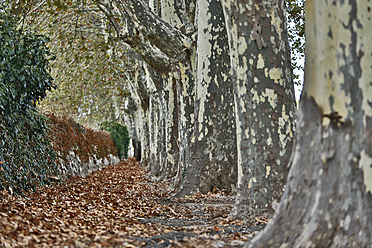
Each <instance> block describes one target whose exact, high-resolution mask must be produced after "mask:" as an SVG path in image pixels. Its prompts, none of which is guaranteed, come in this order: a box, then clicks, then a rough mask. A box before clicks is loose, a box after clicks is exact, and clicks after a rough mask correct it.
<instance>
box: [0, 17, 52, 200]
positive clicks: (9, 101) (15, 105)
mask: <svg viewBox="0 0 372 248" xmlns="http://www.w3.org/2000/svg"><path fill="white" fill-rule="evenodd" d="M47 42H48V39H46V38H45V37H43V36H39V35H36V34H34V33H32V32H30V31H27V30H21V29H17V28H16V23H14V21H13V18H12V16H10V15H7V14H6V13H0V190H3V189H6V190H9V191H14V192H15V193H20V192H22V191H25V190H29V189H34V188H36V187H38V186H40V185H44V184H47V183H50V182H51V181H53V176H55V175H56V173H57V168H56V165H55V163H54V160H55V153H54V152H53V150H52V148H51V143H50V139H49V137H48V127H47V122H46V118H45V117H44V116H42V115H41V114H39V113H38V112H37V110H36V103H37V101H40V100H42V99H43V98H44V97H45V96H46V91H47V90H50V89H52V88H54V84H53V81H52V78H51V76H50V74H49V71H50V70H49V57H50V54H49V52H48V49H47V47H46V44H47Z"/></svg>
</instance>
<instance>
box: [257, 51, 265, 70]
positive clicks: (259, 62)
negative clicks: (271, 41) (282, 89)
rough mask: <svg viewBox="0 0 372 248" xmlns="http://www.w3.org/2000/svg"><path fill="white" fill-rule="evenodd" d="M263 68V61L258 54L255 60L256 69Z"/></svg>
mask: <svg viewBox="0 0 372 248" xmlns="http://www.w3.org/2000/svg"><path fill="white" fill-rule="evenodd" d="M264 67H265V59H264V58H263V57H262V54H261V53H260V54H258V59H257V69H262V68H264Z"/></svg>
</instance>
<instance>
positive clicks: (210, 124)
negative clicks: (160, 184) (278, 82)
mask: <svg viewBox="0 0 372 248" xmlns="http://www.w3.org/2000/svg"><path fill="white" fill-rule="evenodd" d="M197 4H198V8H199V10H200V11H198V16H197V27H198V41H197V74H196V88H195V90H196V93H195V110H194V116H195V126H194V132H193V136H192V139H191V148H190V149H191V153H190V160H189V163H188V166H187V167H186V168H184V180H183V181H182V183H181V184H180V189H179V191H178V195H184V194H190V193H195V192H202V193H207V192H209V191H211V190H212V189H213V188H214V187H215V188H217V189H227V190H228V191H231V190H232V188H233V187H234V186H235V184H236V177H237V170H236V134H235V115H234V106H233V104H234V103H233V99H234V96H233V87H232V82H231V79H230V77H229V75H230V73H231V66H230V57H229V49H228V39H227V33H226V28H225V20H224V16H223V10H222V6H221V2H220V1H219V0H212V1H207V0H199V1H197ZM189 142H190V141H189Z"/></svg>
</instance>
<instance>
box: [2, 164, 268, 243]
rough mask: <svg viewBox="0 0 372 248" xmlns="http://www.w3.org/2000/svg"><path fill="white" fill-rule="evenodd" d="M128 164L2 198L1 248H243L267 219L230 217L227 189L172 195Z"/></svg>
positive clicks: (135, 165)
mask: <svg viewBox="0 0 372 248" xmlns="http://www.w3.org/2000/svg"><path fill="white" fill-rule="evenodd" d="M167 188H168V185H166V184H165V183H159V182H152V181H151V180H150V179H149V178H147V177H146V172H145V171H144V170H143V169H142V168H141V167H139V166H138V164H137V163H136V162H135V161H134V160H132V159H128V160H126V161H122V162H120V163H119V164H117V165H114V166H110V167H108V168H106V169H104V170H102V171H97V172H95V173H92V174H91V175H89V176H87V177H85V178H81V177H75V178H72V179H71V180H70V181H68V182H67V183H65V184H61V185H55V186H50V187H47V188H43V189H40V190H39V191H38V192H36V193H33V194H30V195H27V196H26V197H22V198H18V197H13V196H9V195H7V194H6V193H5V192H3V193H2V196H1V194H0V196H1V198H0V247H241V246H242V245H243V244H244V242H245V241H246V240H248V239H250V238H251V237H253V235H255V234H256V233H257V232H258V230H260V229H262V228H263V226H264V225H265V223H266V222H267V220H263V219H257V222H255V223H250V224H249V225H248V224H243V223H242V222H241V221H239V220H232V219H229V218H228V213H229V211H230V210H231V207H232V204H233V197H232V196H228V195H224V194H222V192H218V191H216V192H214V193H210V194H207V195H200V194H199V195H195V196H192V197H185V198H177V199H174V198H170V197H169V195H168V192H167Z"/></svg>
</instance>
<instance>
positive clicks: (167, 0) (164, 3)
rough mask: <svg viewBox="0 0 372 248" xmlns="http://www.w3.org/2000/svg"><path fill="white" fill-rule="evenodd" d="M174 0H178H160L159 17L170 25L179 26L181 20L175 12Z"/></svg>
mask: <svg viewBox="0 0 372 248" xmlns="http://www.w3.org/2000/svg"><path fill="white" fill-rule="evenodd" d="M174 1H178V0H161V15H162V16H161V18H162V19H163V20H164V21H166V22H168V23H169V24H170V25H172V26H174V27H179V26H181V25H182V21H181V20H180V19H179V17H178V15H177V13H176V9H175V6H174V5H175V2H174Z"/></svg>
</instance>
